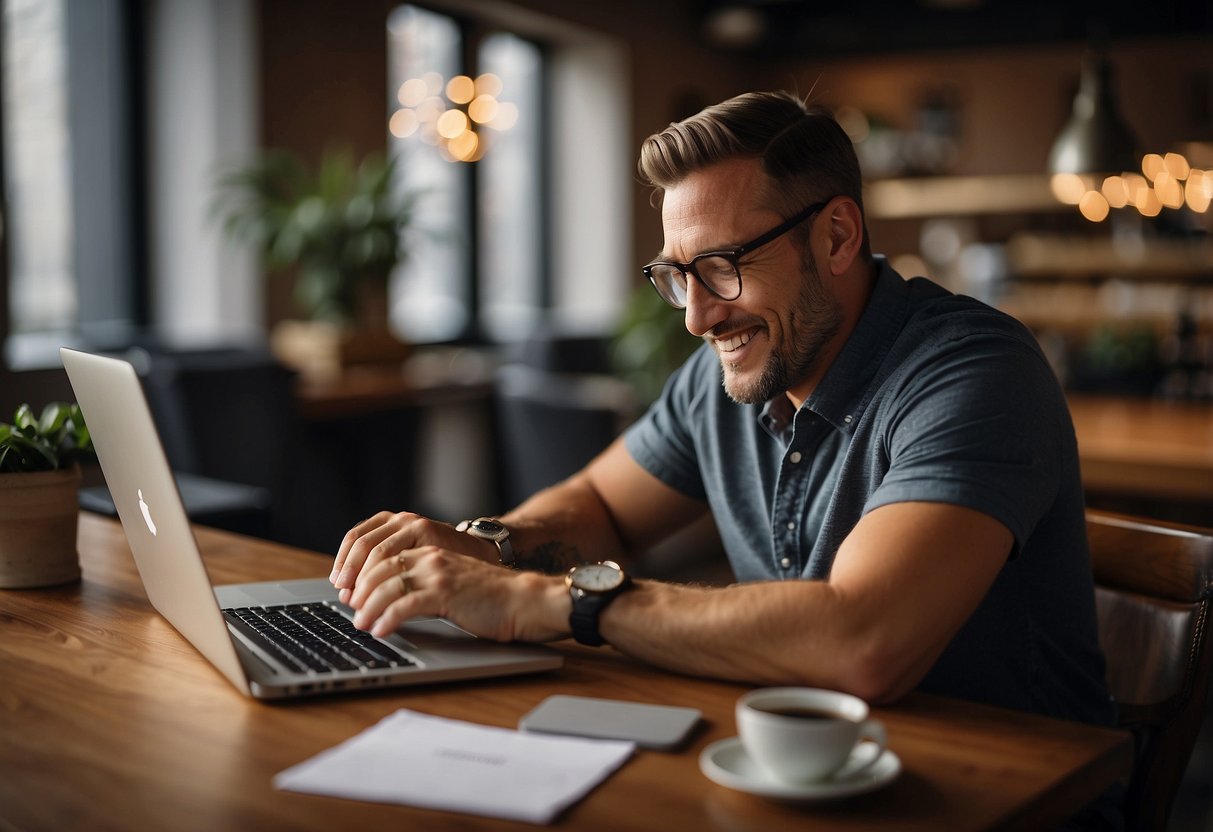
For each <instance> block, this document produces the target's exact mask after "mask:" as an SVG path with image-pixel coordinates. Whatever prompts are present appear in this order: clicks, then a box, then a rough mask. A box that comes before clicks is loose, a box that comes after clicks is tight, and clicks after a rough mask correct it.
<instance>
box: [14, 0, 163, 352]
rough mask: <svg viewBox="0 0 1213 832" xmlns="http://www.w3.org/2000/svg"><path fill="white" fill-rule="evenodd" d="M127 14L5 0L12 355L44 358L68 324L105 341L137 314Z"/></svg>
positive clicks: (120, 9)
mask: <svg viewBox="0 0 1213 832" xmlns="http://www.w3.org/2000/svg"><path fill="white" fill-rule="evenodd" d="M132 22H133V19H132V17H131V11H130V4H127V3H124V2H122V0H96V2H89V3H78V2H77V3H73V2H67V0H5V2H4V40H3V54H4V62H3V108H4V118H3V121H4V131H3V138H2V141H3V156H4V166H3V170H4V178H5V183H4V187H5V198H6V201H7V204H8V216H7V218H6V225H7V228H8V257H9V259H8V263H7V264H6V265H7V271H6V273H7V285H6V290H7V293H8V307H9V320H8V321H6V322H5V325H6V330H5V331H6V333H7V334H8V335H10V336H15V337H10V338H9V339H8V344H7V347H8V349H7V356H8V360H9V363H10V364H12V365H16V366H21V365H23V364H27V363H33V364H37V363H44V362H45V360H46V357H45V356H46V349H45V346H46V344H58V343H61V342H62V340H63V335H64V333H65V332H66V331H76V332H79V333H82V334H85V335H87V336H89V337H90V338H92V339H93V341H94V342H97V343H105V342H107V341H109V340H110V339H113V338H115V337H119V333H123V332H125V331H126V330H128V329H129V327H130V325H131V324H132V323H134V322H135V320H136V319H137V318H139V317H140V313H139V309H138V292H137V291H136V287H137V286H138V285H139V264H138V262H137V257H136V254H135V253H136V251H137V249H138V246H137V245H136V241H135V229H136V223H135V222H134V218H133V214H134V211H135V210H136V205H137V201H136V194H137V190H138V188H137V184H136V177H135V176H134V175H133V172H134V170H135V166H134V164H133V163H134V159H135V158H136V156H137V154H138V153H139V146H138V144H137V139H138V134H137V131H135V130H134V129H133V125H134V123H135V119H134V117H133V115H132V107H133V99H134V96H132V95H131V84H130V81H129V79H130V78H131V77H132V67H131V61H133V60H135V59H136V56H135V54H134V53H133V52H132V50H130V49H129V48H128V44H129V41H130V38H129V32H130V29H131V27H132ZM44 341H45V342H46V343H45V344H44V343H43V342H44ZM51 355H52V357H51V360H52V361H53V362H56V363H57V361H58V355H57V354H55V353H53V350H52V351H51Z"/></svg>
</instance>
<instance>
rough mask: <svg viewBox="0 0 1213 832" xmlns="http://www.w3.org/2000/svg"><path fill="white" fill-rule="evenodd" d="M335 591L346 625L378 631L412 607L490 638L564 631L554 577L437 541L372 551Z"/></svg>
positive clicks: (544, 636) (564, 605) (552, 635)
mask: <svg viewBox="0 0 1213 832" xmlns="http://www.w3.org/2000/svg"><path fill="white" fill-rule="evenodd" d="M448 528H449V527H448ZM457 534H458V533H457ZM461 536H462V535H461ZM342 595H343V596H344V597H343V598H342V600H343V601H344V602H345V603H347V604H349V605H350V606H351V607H353V608H354V610H355V611H356V614H355V616H354V625H355V626H356V627H359V628H360V629H363V630H370V631H371V632H372V633H374V634H375V635H377V636H380V637H382V636H386V635H388V634H389V633H391V632H392V631H393V630H394V629H396V627H398V626H399V625H400V624H401V623H402V622H404V621H406V620H408V619H409V618H413V617H415V616H419V615H434V616H441V617H443V618H446V619H448V620H450V621H452V622H454V623H455V624H456V625H457V626H459V627H461V628H463V629H464V630H467V631H468V632H470V633H472V634H474V635H477V636H481V637H482V638H491V639H494V640H496V641H550V640H552V639H556V638H563V637H564V636H567V635H568V617H569V607H570V603H571V602H570V600H569V595H568V591H567V590H566V588H565V586H564V582H563V580H562V579H560V578H558V577H555V578H554V577H547V576H543V575H539V574H536V573H533V572H515V571H513V570H508V569H501V568H500V567H496V566H493V565H491V564H488V563H485V562H484V561H483V560H478V559H476V558H472V557H468V556H467V555H463V554H460V553H458V552H453V551H450V550H448V549H443V548H440V547H438V546H423V547H419V548H415V549H408V550H404V551H399V552H396V553H394V554H393V555H392V556H391V557H387V558H378V559H376V560H375V562H374V563H372V564H371V565H369V566H364V567H363V569H362V571H361V572H360V573H359V575H358V580H357V584H356V586H355V587H354V589H353V590H352V591H351V590H343V591H342Z"/></svg>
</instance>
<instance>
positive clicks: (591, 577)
mask: <svg viewBox="0 0 1213 832" xmlns="http://www.w3.org/2000/svg"><path fill="white" fill-rule="evenodd" d="M570 578H571V582H572V584H573V586H575V587H577V588H578V589H584V590H585V591H586V592H610V591H611V590H612V589H614V588H615V587H617V586H619V585H620V584H621V583H623V570H622V569H620V568H619V567H618V566H616V565H615V564H614V563H611V562H610V561H607V562H605V563H589V564H585V565H584V566H578V567H577V568H576V569H574V570H573V572H572V574H571V575H570Z"/></svg>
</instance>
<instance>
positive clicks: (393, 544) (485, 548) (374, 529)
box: [329, 511, 498, 604]
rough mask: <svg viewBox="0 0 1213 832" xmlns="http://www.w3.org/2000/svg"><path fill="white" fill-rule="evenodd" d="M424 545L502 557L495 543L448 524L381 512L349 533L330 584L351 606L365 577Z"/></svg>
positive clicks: (490, 557)
mask: <svg viewBox="0 0 1213 832" xmlns="http://www.w3.org/2000/svg"><path fill="white" fill-rule="evenodd" d="M422 546H437V547H439V548H442V549H447V550H449V551H452V552H461V553H463V554H465V555H469V556H471V557H478V558H481V559H482V560H496V559H497V556H498V550H497V547H496V546H494V545H493V544H492V543H491V542H489V541H486V540H480V539H479V538H476V537H472V536H471V535H469V534H464V533H462V532H457V531H455V529H454V527H453V526H448V525H447V524H446V523H439V522H438V521H436V520H430V519H429V518H428V517H422V516H421V515H419V514H412V513H410V512H401V513H399V514H392V513H391V512H387V511H381V512H379V513H378V514H376V515H375V516H374V517H371V518H369V519H367V520H363V521H362V522H361V523H359V524H358V525H357V526H355V527H354V528H352V529H350V530H349V531H348V532H347V533H346V535H345V538H344V539H343V540H342V541H341V548H340V549H338V551H337V558H336V560H335V561H334V562H333V571H332V573H331V574H330V575H329V582H330V583H332V584H333V586H335V587H337V589H338V590H340V593H339V595H340V597H341V601H342V603H345V604H348V603H349V598H350V595H351V594H352V590H353V589H354V588H355V587H356V586H357V584H358V582H359V580H360V576H361V575H363V574H364V573H369V572H370V571H371V570H372V569H373V568H374V567H375V566H376V565H377V564H379V563H381V562H382V561H384V560H387V559H389V558H392V557H394V556H396V555H397V554H399V553H400V552H404V551H407V550H409V549H417V548H420V547H422Z"/></svg>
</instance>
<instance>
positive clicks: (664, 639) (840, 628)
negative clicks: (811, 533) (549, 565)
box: [600, 581, 868, 693]
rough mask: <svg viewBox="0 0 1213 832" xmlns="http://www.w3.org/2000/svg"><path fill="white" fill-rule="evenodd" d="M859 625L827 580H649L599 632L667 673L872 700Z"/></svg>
mask: <svg viewBox="0 0 1213 832" xmlns="http://www.w3.org/2000/svg"><path fill="white" fill-rule="evenodd" d="M855 621H856V618H855V617H853V616H852V610H850V609H847V608H846V605H844V604H843V603H842V599H841V598H840V597H839V596H838V594H837V592H836V591H835V589H834V588H833V587H831V585H830V584H829V583H826V582H820V581H815V582H807V581H795V582H786V583H775V582H769V583H755V584H744V585H734V586H730V587H724V588H707V587H695V586H683V585H676V584H664V583H657V582H650V581H644V582H640V583H639V584H638V586H637V588H636V589H635V590H634V591H631V592H627V593H625V594H624V595H622V596H620V597H619V598H618V599H616V601H615V602H614V603H612V604H611V606H610V607H609V608H608V609H607V610H606V612H605V613H604V614H603V617H602V620H601V624H600V626H601V629H602V633H603V636H604V637H605V638H606V639H607V641H608V642H609V643H610V644H611V645H612V646H614V647H615V648H616V649H618V650H619V651H620V652H623V653H626V654H628V655H630V656H632V657H634V658H637V659H640V660H642V661H645V662H648V663H650V664H654V665H658V666H661V667H664V668H667V669H669V670H675V671H678V672H682V673H687V674H691V675H696V676H706V677H712V678H722V679H735V680H739V681H746V682H751V683H755V684H796V685H813V686H821V687H830V688H836V689H841V690H850V691H855V692H859V691H862V692H864V693H867V692H868V690H867V685H866V683H865V681H864V680H863V678H862V674H863V655H862V654H863V651H862V650H861V649H860V648H859V646H858V645H859V644H860V643H861V642H862V639H863V635H862V628H861V627H858V626H856V625H855V623H854V622H855Z"/></svg>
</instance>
